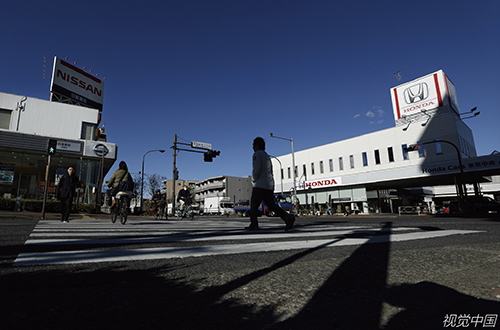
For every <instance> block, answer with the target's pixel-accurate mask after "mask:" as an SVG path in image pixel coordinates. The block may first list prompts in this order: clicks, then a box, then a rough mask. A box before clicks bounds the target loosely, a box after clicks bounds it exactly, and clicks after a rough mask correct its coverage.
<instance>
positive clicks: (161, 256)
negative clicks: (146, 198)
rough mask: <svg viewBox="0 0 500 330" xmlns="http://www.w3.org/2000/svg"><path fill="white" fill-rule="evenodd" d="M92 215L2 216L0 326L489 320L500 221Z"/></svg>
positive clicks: (294, 325) (499, 298) (385, 324)
mask: <svg viewBox="0 0 500 330" xmlns="http://www.w3.org/2000/svg"><path fill="white" fill-rule="evenodd" d="M92 218H93V217H92V216H83V217H78V219H76V220H74V221H71V222H70V223H69V224H65V225H67V226H66V227H64V226H63V224H62V223H60V222H59V221H56V220H48V221H39V220H37V219H36V218H33V217H30V216H28V215H24V216H22V215H21V216H19V215H13V214H0V235H1V236H0V244H1V253H0V276H1V281H0V293H1V294H0V315H1V323H0V324H2V328H4V329H137V328H141V329H145V328H147V329H442V328H443V327H445V326H447V327H457V326H458V325H460V324H461V325H462V327H470V328H484V327H487V326H488V325H490V326H491V325H494V326H495V327H496V328H500V320H496V323H495V324H493V319H494V318H495V316H496V318H498V314H500V242H499V240H498V238H499V234H500V218H453V217H446V218H444V217H431V216H420V217H418V216H404V217H397V216H376V217H368V216H357V217H355V216H350V217H345V218H344V217H332V218H299V219H298V220H297V222H296V227H295V228H294V230H292V232H290V233H289V234H285V233H284V232H283V228H284V224H283V223H282V222H281V221H280V220H279V219H277V218H261V228H262V229H261V230H260V231H258V232H245V231H243V230H242V228H244V227H245V226H246V225H247V221H248V220H247V219H242V218H195V220H194V221H193V222H186V221H182V222H180V221H156V220H153V219H150V218H144V217H141V218H134V217H131V219H130V220H129V222H128V223H127V224H126V225H125V226H122V225H120V224H114V225H113V226H114V227H111V226H112V224H111V223H110V221H109V220H108V219H107V217H103V219H102V220H93V219H92ZM49 219H50V217H49ZM54 219H56V218H55V217H54ZM30 235H31V236H30ZM48 239H50V240H51V241H42V240H48ZM26 243H28V244H26ZM276 246H278V247H279V246H281V249H280V248H276ZM82 251H86V252H87V253H86V254H85V255H83V254H81V252H82ZM88 251H90V253H88ZM248 251H253V252H248ZM153 252H154V254H153ZM30 253H31V254H33V253H34V254H35V255H36V256H37V258H38V259H30V258H28V257H26V258H25V259H23V257H24V256H30V255H31V254H30ZM179 253H182V254H179ZM103 255H104V256H105V257H108V256H115V255H119V256H122V257H123V256H124V255H125V256H126V259H120V258H117V259H103V260H104V261H102V260H100V261H97V260H98V259H97V257H102V256H103ZM75 256H77V257H75ZM148 257H149V258H148ZM44 258H45V259H44ZM63 258H68V259H67V260H69V261H66V262H67V263H58V262H64V261H60V260H62V259H63ZM92 258H95V259H92ZM22 260H25V261H26V263H25V264H24V265H22V263H21V261H22ZM32 260H34V261H32ZM37 260H38V261H37ZM41 260H45V261H44V262H46V263H44V264H41V263H37V262H42V261H41ZM96 261H97V262H96ZM453 322H455V323H453ZM490 328H491V327H490Z"/></svg>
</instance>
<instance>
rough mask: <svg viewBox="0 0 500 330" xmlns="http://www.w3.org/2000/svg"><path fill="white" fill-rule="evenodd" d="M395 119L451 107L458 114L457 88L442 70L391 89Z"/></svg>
mask: <svg viewBox="0 0 500 330" xmlns="http://www.w3.org/2000/svg"><path fill="white" fill-rule="evenodd" d="M391 98H392V108H393V111H394V118H395V119H396V120H398V119H401V118H402V117H404V116H409V115H413V114H417V113H420V112H422V111H424V112H425V111H427V110H432V109H436V108H439V107H442V106H449V107H451V108H452V109H453V110H455V111H456V112H457V113H459V109H458V101H457V95H456V91H455V86H454V85H453V83H452V82H451V80H450V79H449V78H448V77H447V76H446V75H445V74H444V72H443V71H442V70H439V71H437V72H434V73H431V74H429V75H427V76H424V77H421V78H418V79H415V80H413V81H410V82H408V83H405V84H402V85H399V86H396V87H394V88H391Z"/></svg>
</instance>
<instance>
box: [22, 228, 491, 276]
mask: <svg viewBox="0 0 500 330" xmlns="http://www.w3.org/2000/svg"><path fill="white" fill-rule="evenodd" d="M177 224H178V223H176V225H177ZM65 225H66V226H64V225H61V226H58V225H54V224H53V223H49V222H45V223H43V222H41V223H39V224H38V225H37V227H36V228H35V230H34V231H33V233H32V235H31V236H30V238H29V239H28V241H27V242H26V246H27V247H30V246H31V247H36V246H43V245H50V246H52V245H57V246H76V245H78V246H81V245H89V246H94V245H95V246H99V248H100V249H99V250H90V249H89V250H78V251H48V252H23V253H20V254H19V255H18V257H17V259H16V260H15V262H14V266H27V265H42V264H68V263H90V262H111V261H132V260H151V259H168V258H186V257H200V256H213V255H225V254H235V253H252V252H270V251H284V250H295V249H313V248H320V247H337V246H346V245H362V244H366V243H383V242H403V241H410V240H416V239H429V238H437V237H445V236H450V235H461V234H472V233H480V232H481V231H474V230H435V231H422V230H421V229H419V228H410V227H395V228H387V229H385V228H369V227H366V226H365V227H362V226H346V227H334V228H332V226H323V227H322V228H318V227H317V226H314V228H312V227H299V229H294V230H293V231H292V232H289V233H284V232H283V230H282V227H283V226H282V225H280V226H268V227H266V228H269V229H265V230H261V231H254V232H245V231H243V230H241V223H238V228H239V229H238V230H235V229H234V228H233V227H234V226H235V223H229V224H228V226H227V227H226V225H225V224H224V223H223V222H221V221H219V222H213V223H212V224H210V225H207V222H203V226H204V228H203V230H199V229H198V228H197V226H196V225H197V224H196V223H194V222H192V223H191V224H190V225H187V226H185V225H183V226H182V227H185V228H179V226H175V229H174V228H172V229H170V230H164V228H165V226H160V225H159V224H158V223H153V225H156V226H153V225H152V227H151V228H148V229H147V230H145V231H140V232H137V231H136V229H137V228H134V227H136V226H129V227H130V229H128V228H127V229H123V227H118V228H120V229H121V230H120V231H116V229H117V228H116V226H110V225H114V224H103V223H102V221H101V222H100V223H99V222H95V221H86V223H85V224H83V223H80V224H78V225H76V224H75V226H73V228H71V226H67V224H65ZM85 225H86V227H85ZM165 225H166V226H167V225H170V224H168V223H165ZM145 226H149V225H147V224H146V225H145ZM83 227H85V232H82V231H81V230H82V228H83ZM159 227H161V228H162V230H158V229H159ZM189 227H190V228H191V230H193V231H189V229H188V228H189ZM154 228H156V229H157V230H155V231H152V230H153V229H154ZM214 229H217V230H214ZM93 230H94V231H93ZM384 231H385V232H387V235H379V234H380V233H383V232H384ZM374 234H376V235H375V236H373V235H374ZM108 235H111V236H112V237H111V238H110V237H109V236H108ZM353 235H354V237H351V236H353ZM54 236H56V237H58V238H50V237H54ZM75 236H78V237H80V238H76V239H75V238H71V237H75ZM135 236H141V237H135ZM329 236H331V238H329V239H325V237H329ZM82 237H83V238H82ZM263 239H265V240H273V239H279V241H277V242H258V243H256V242H249V241H251V240H263ZM219 241H220V242H221V243H222V241H237V242H238V243H236V244H234V243H227V244H220V243H218V244H217V242H219ZM175 242H185V243H191V242H209V243H211V244H206V245H203V246H183V247H143V248H130V249H102V246H103V245H112V244H115V245H125V244H165V243H175ZM242 242H243V243H242ZM213 243H216V244H213Z"/></svg>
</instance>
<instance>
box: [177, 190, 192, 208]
mask: <svg viewBox="0 0 500 330" xmlns="http://www.w3.org/2000/svg"><path fill="white" fill-rule="evenodd" d="M177 201H178V202H179V210H181V211H182V210H184V208H185V207H186V203H187V204H188V205H189V204H191V193H190V192H189V190H188V188H187V186H184V189H182V190H180V191H179V194H178V195H177Z"/></svg>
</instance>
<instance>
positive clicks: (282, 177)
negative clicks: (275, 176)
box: [281, 169, 285, 180]
mask: <svg viewBox="0 0 500 330" xmlns="http://www.w3.org/2000/svg"><path fill="white" fill-rule="evenodd" d="M284 178H285V177H284V176H283V169H281V180H283V179H284Z"/></svg>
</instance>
